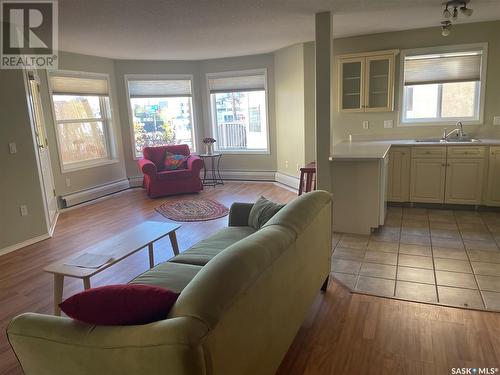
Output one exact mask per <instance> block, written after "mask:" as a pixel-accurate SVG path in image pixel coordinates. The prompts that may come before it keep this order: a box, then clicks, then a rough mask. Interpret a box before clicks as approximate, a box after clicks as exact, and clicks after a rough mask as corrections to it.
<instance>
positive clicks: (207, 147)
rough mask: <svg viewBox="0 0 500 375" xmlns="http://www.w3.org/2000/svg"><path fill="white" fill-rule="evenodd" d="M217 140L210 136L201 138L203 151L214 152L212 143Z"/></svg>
mask: <svg viewBox="0 0 500 375" xmlns="http://www.w3.org/2000/svg"><path fill="white" fill-rule="evenodd" d="M215 142H217V141H216V140H215V139H213V138H211V137H206V138H203V143H204V145H205V152H206V154H207V155H212V154H213V152H214V143H215Z"/></svg>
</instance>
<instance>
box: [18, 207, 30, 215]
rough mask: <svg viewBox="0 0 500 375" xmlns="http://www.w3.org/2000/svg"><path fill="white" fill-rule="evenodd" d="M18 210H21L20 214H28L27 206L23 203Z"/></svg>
mask: <svg viewBox="0 0 500 375" xmlns="http://www.w3.org/2000/svg"><path fill="white" fill-rule="evenodd" d="M19 210H20V211H21V216H28V206H26V205H24V204H23V205H21V206H19Z"/></svg>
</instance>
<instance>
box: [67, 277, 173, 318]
mask: <svg viewBox="0 0 500 375" xmlns="http://www.w3.org/2000/svg"><path fill="white" fill-rule="evenodd" d="M177 297H179V293H175V292H173V291H171V290H168V289H164V288H160V287H157V286H151V285H106V286H101V287H98V288H92V289H87V290H85V291H83V292H80V293H77V294H75V295H74V296H71V297H69V298H68V299H67V300H65V301H64V302H62V303H60V304H59V306H60V307H61V310H62V311H64V312H65V313H66V315H68V316H69V317H70V318H73V319H76V320H78V321H81V322H84V323H87V324H94V325H102V326H124V325H138V324H148V323H152V322H156V321H158V320H163V319H165V318H166V317H167V315H168V312H169V311H170V309H171V307H172V306H173V305H174V303H175V301H176V300H177Z"/></svg>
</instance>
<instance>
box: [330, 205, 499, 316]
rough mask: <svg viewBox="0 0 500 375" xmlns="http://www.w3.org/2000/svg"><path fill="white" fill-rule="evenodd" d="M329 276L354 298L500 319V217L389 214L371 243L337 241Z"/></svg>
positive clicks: (417, 211) (345, 237) (421, 211)
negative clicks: (359, 295) (487, 314)
mask: <svg viewBox="0 0 500 375" xmlns="http://www.w3.org/2000/svg"><path fill="white" fill-rule="evenodd" d="M332 272H333V275H334V277H335V278H336V279H338V280H339V281H340V282H342V283H343V284H344V285H346V286H347V287H349V288H350V289H352V290H353V291H355V292H360V293H368V294H374V295H379V296H385V297H392V298H400V299H405V300H411V301H419V302H429V303H437V304H443V305H451V306H458V307H465V308H472V309H481V310H493V311H500V212H476V211H453V210H435V209H426V208H402V207H389V209H388V214H387V219H386V224H385V225H384V226H383V227H382V228H380V229H379V230H378V231H376V232H375V233H372V234H371V235H370V236H359V235H350V234H337V235H335V236H334V251H333V258H332Z"/></svg>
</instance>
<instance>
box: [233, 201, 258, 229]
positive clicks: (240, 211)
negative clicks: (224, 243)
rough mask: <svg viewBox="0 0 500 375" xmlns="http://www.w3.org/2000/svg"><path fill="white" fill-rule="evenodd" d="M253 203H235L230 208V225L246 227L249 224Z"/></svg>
mask: <svg viewBox="0 0 500 375" xmlns="http://www.w3.org/2000/svg"><path fill="white" fill-rule="evenodd" d="M252 207H253V203H238V202H236V203H233V204H232V205H231V208H230V210H229V226H230V227H244V226H248V217H249V216H250V210H251V209H252Z"/></svg>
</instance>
